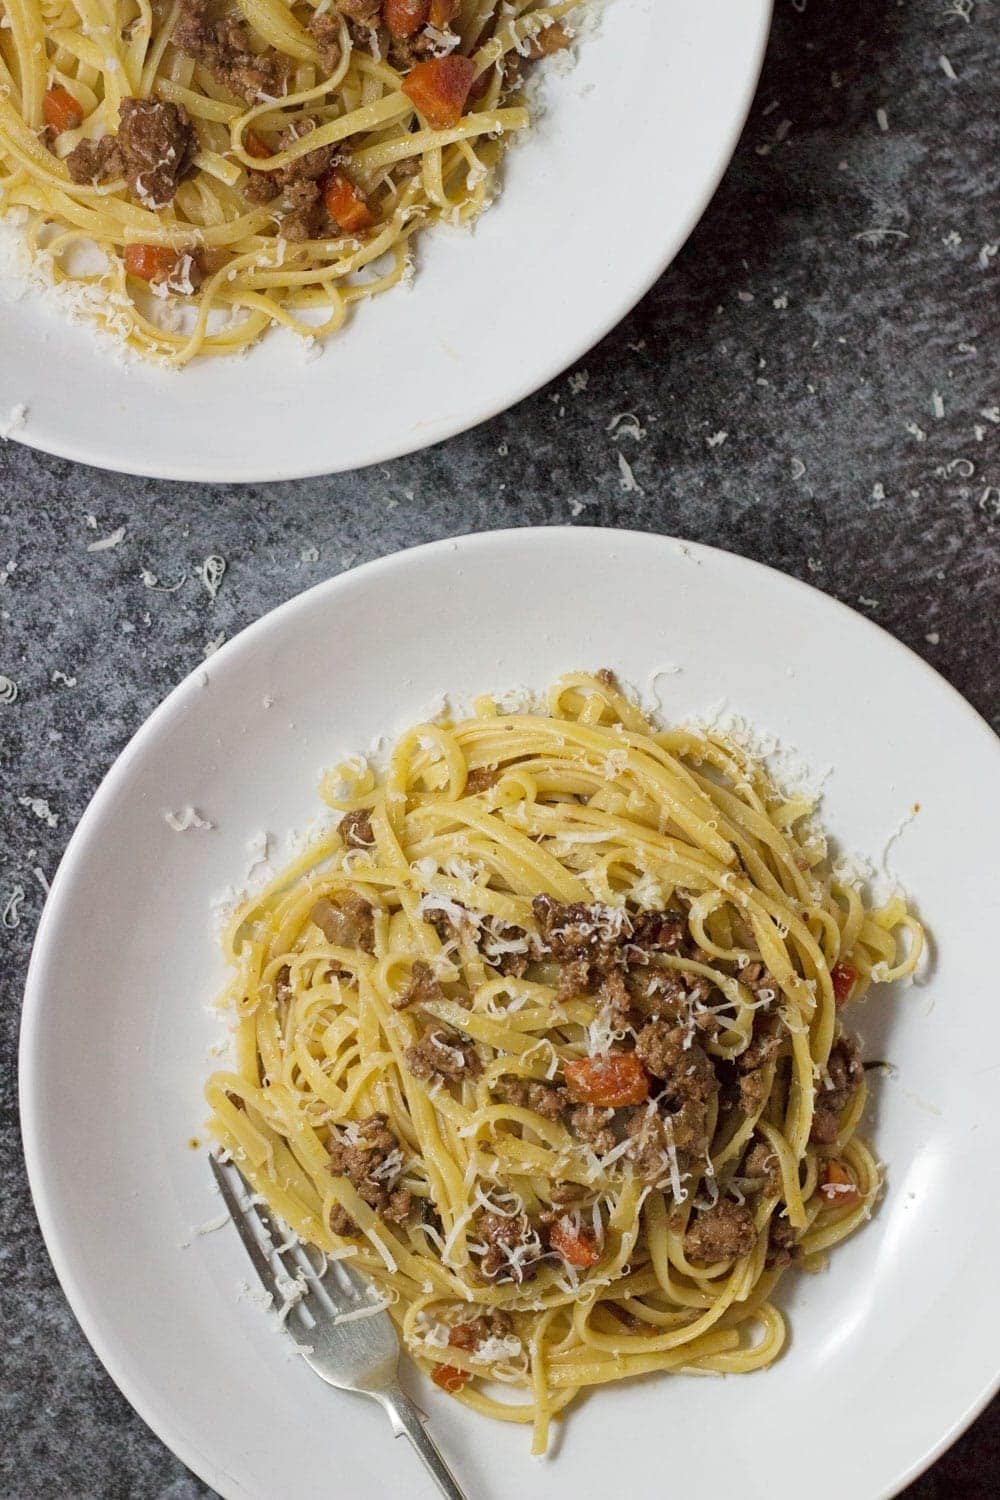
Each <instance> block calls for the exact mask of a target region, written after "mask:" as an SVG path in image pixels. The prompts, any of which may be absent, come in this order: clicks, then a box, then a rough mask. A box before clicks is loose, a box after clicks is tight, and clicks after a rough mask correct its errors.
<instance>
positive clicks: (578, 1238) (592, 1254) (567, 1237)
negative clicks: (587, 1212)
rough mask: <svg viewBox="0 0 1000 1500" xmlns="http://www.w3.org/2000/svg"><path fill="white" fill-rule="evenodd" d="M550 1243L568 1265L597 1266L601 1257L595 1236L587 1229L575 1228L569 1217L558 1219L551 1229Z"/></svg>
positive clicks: (583, 1268) (586, 1267) (584, 1268)
mask: <svg viewBox="0 0 1000 1500" xmlns="http://www.w3.org/2000/svg"><path fill="white" fill-rule="evenodd" d="M549 1244H550V1245H551V1247H552V1249H553V1250H554V1251H555V1252H556V1254H557V1255H561V1256H562V1258H563V1260H564V1261H566V1263H567V1265H571V1266H579V1267H580V1268H581V1269H582V1270H586V1269H588V1267H590V1266H595V1265H596V1264H597V1262H598V1261H599V1260H600V1258H601V1252H600V1250H599V1249H598V1247H597V1241H596V1240H595V1239H594V1236H593V1235H592V1234H591V1233H589V1231H588V1230H586V1229H574V1228H573V1225H572V1224H571V1223H570V1221H569V1220H568V1219H557V1220H556V1222H555V1223H554V1224H553V1226H552V1228H551V1229H550V1230H549Z"/></svg>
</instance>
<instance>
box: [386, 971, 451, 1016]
mask: <svg viewBox="0 0 1000 1500" xmlns="http://www.w3.org/2000/svg"><path fill="white" fill-rule="evenodd" d="M444 998H445V993H444V990H443V989H442V988H441V985H440V982H439V981H438V979H437V977H436V975H435V973H434V970H433V969H432V968H431V966H430V964H427V963H424V961H423V959H420V958H418V959H417V961H416V963H415V964H414V965H413V967H412V968H411V970H410V978H409V983H408V984H407V986H406V988H405V990H403V992H402V994H401V995H400V996H399V997H398V998H397V999H395V1000H394V1001H393V1002H392V1003H393V1005H394V1007H395V1008H396V1010H406V1009H407V1007H408V1006H410V1005H426V1004H427V1002H428V1001H429V1000H443V999H444Z"/></svg>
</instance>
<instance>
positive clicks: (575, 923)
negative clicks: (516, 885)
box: [531, 896, 617, 962]
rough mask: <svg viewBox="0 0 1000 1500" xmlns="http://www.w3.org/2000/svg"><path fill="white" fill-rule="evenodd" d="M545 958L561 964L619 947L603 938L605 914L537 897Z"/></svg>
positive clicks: (537, 918) (582, 904)
mask: <svg viewBox="0 0 1000 1500" xmlns="http://www.w3.org/2000/svg"><path fill="white" fill-rule="evenodd" d="M531 910H532V912H533V913H534V917H535V921H536V922H537V923H538V933H539V940H540V942H541V946H542V949H543V951H544V952H545V954H546V955H547V956H548V957H550V958H554V959H556V960H557V961H559V962H571V961H573V960H576V959H581V958H588V957H590V956H597V954H598V953H599V951H603V950H606V949H608V948H614V947H616V946H617V943H616V941H615V940H614V939H608V938H606V937H604V936H602V934H601V930H600V929H601V926H602V925H603V917H604V913H603V912H602V911H601V910H599V909H595V908H594V907H593V906H588V905H587V904H586V903H585V902H583V901H571V902H568V903H564V902H562V901H556V899H555V898H554V897H553V896H536V897H535V899H534V900H533V901H532V903H531Z"/></svg>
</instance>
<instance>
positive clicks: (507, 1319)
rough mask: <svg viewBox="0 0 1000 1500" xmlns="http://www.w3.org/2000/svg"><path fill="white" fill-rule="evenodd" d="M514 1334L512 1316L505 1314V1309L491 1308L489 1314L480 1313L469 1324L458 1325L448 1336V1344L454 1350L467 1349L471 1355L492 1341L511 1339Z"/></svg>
mask: <svg viewBox="0 0 1000 1500" xmlns="http://www.w3.org/2000/svg"><path fill="white" fill-rule="evenodd" d="M513 1332H514V1322H513V1319H512V1318H511V1316H510V1314H509V1313H505V1312H504V1311H503V1308H500V1307H491V1308H490V1310H489V1312H486V1313H480V1314H479V1316H478V1317H475V1318H470V1319H469V1320H468V1321H467V1322H464V1323H456V1324H455V1325H454V1326H453V1327H452V1330H451V1332H450V1333H449V1335H448V1344H449V1347H450V1348H452V1349H465V1350H467V1351H468V1352H469V1353H470V1354H471V1353H472V1352H473V1351H474V1350H476V1349H478V1348H479V1346H480V1344H485V1343H487V1342H488V1341H489V1340H490V1339H507V1338H510V1337H511V1335H512V1334H513Z"/></svg>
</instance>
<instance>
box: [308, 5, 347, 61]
mask: <svg viewBox="0 0 1000 1500" xmlns="http://www.w3.org/2000/svg"><path fill="white" fill-rule="evenodd" d="M308 25H309V30H310V31H311V32H312V36H313V40H314V41H315V43H316V46H317V48H318V49H319V60H320V62H321V63H322V64H323V68H324V71H325V72H326V73H327V75H329V74H330V73H332V72H333V71H334V69H335V68H336V67H337V65H338V64H339V62H340V58H341V51H340V27H339V25H338V24H337V22H336V21H335V20H334V18H333V16H331V15H321V16H316V15H314V16H311V17H310V19H309V22H308Z"/></svg>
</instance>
